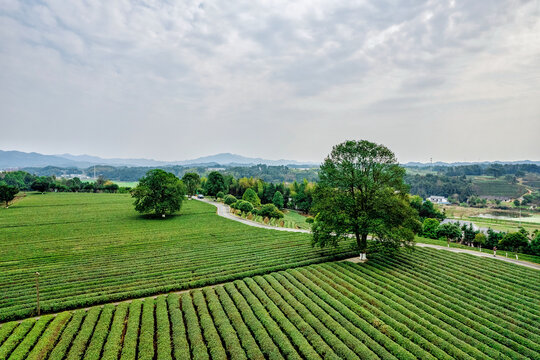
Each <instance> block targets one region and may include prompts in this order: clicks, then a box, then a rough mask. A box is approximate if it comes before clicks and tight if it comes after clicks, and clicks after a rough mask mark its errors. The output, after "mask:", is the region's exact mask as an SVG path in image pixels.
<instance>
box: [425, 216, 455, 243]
mask: <svg viewBox="0 0 540 360" xmlns="http://www.w3.org/2000/svg"><path fill="white" fill-rule="evenodd" d="M426 220H428V219H426ZM441 237H444V238H446V241H447V243H448V244H449V245H450V241H453V240H457V239H460V238H461V229H460V228H459V226H457V225H456V224H452V223H445V224H442V225H440V226H439V227H438V228H437V238H441Z"/></svg>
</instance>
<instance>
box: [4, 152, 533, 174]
mask: <svg viewBox="0 0 540 360" xmlns="http://www.w3.org/2000/svg"><path fill="white" fill-rule="evenodd" d="M494 163H497V164H536V165H539V166H540V161H531V160H522V161H504V162H503V161H493V162H490V161H484V162H455V163H446V162H435V163H433V164H431V163H421V162H408V163H405V164H402V165H403V166H417V167H428V166H432V165H433V166H460V165H471V164H479V165H486V164H494ZM257 164H266V165H273V166H278V165H291V166H296V167H298V166H302V165H305V166H306V167H312V166H318V165H319V164H318V163H313V162H300V161H296V160H285V159H280V160H268V159H262V158H250V157H245V156H241V155H236V154H231V153H221V154H216V155H210V156H203V157H199V158H197V159H192V160H184V161H159V160H153V159H120V158H110V159H106V158H101V157H97V156H91V155H72V154H59V155H44V154H39V153H35V152H32V153H26V152H22V151H3V150H0V170H1V169H18V168H25V167H45V166H58V167H74V168H87V167H89V166H92V165H110V166H129V167H133V166H168V165H184V166H188V165H189V166H219V165H224V166H249V165H257Z"/></svg>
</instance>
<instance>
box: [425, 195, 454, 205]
mask: <svg viewBox="0 0 540 360" xmlns="http://www.w3.org/2000/svg"><path fill="white" fill-rule="evenodd" d="M426 200H429V201H431V202H432V203H434V204H450V202H449V201H448V199H447V198H445V197H444V196H434V195H432V196H430V197H428V198H427V199H426Z"/></svg>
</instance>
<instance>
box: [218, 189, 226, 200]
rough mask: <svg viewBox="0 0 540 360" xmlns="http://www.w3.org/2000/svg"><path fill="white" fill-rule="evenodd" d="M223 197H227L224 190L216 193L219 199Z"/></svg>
mask: <svg viewBox="0 0 540 360" xmlns="http://www.w3.org/2000/svg"><path fill="white" fill-rule="evenodd" d="M223 197H225V194H224V193H223V191H220V192H218V193H217V194H216V198H218V199H223Z"/></svg>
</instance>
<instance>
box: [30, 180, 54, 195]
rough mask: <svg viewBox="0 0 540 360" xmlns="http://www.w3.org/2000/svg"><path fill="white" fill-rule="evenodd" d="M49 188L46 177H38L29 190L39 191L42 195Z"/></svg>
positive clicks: (49, 184)
mask: <svg viewBox="0 0 540 360" xmlns="http://www.w3.org/2000/svg"><path fill="white" fill-rule="evenodd" d="M50 187H51V183H50V181H49V179H47V178H46V177H39V178H37V179H36V180H34V182H32V185H30V188H31V189H32V190H35V191H39V192H41V193H44V192H45V191H47V190H49V188H50Z"/></svg>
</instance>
